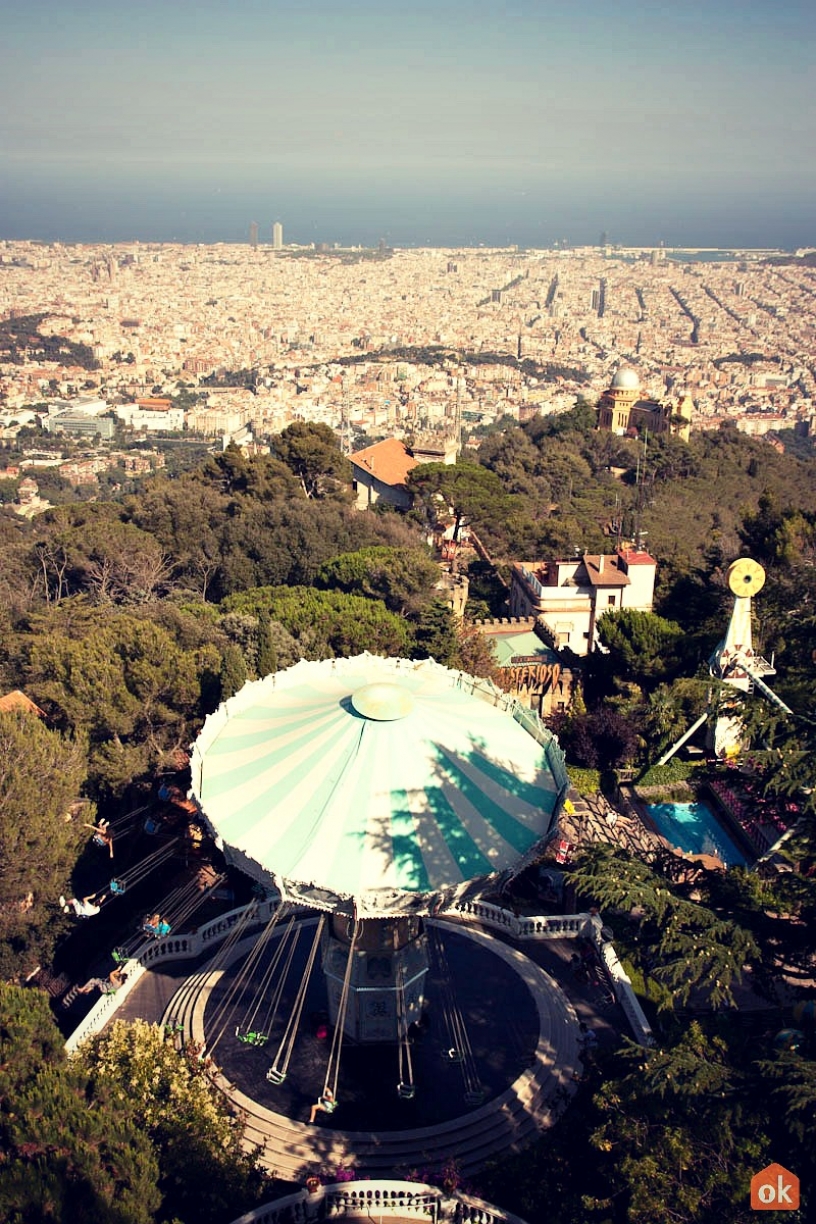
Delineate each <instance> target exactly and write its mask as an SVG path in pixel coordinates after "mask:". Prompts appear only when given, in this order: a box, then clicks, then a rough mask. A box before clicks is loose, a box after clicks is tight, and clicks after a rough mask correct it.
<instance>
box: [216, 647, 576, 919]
mask: <svg viewBox="0 0 816 1224" xmlns="http://www.w3.org/2000/svg"><path fill="white" fill-rule="evenodd" d="M514 711H517V707H516V706H515V703H514V702H513V701H512V699H509V698H507V697H506V696H505V695H504V694H502V693H500V692H499V690H498V689H496V688H495V687H494V686H493V685H492V684H490V682H489V681H484V680H481V681H480V680H474V679H473V678H471V677H468V676H463V675H462V673H460V672H454V671H451V670H449V669H448V668H445V667H441V666H440V665H439V664H437V663H434V662H433V661H432V660H426V661H423V662H420V663H416V662H411V661H408V660H405V659H384V658H379V657H377V656H374V655H368V654H365V655H360V656H358V657H357V658H354V659H334V660H326V661H324V662H318V663H309V662H305V661H302V662H300V663H298V664H297V665H296V666H295V667H292V668H289V669H288V670H287V671H284V672H278V673H277V674H275V675H272V676H267V677H266V678H265V679H263V680H258V681H255V682H252V683H249V684H246V685H245V686H244V687H243V688H242V689H241V691H240V692H239V693H238V694H236V696H235V697H233V698H231V699H230V700H229V701H227V702H226V703H225V704H223V705H222V706H221V707H220V708H219V709H218V710H217V711H216V712H215V713H214V714H212V715H210V717H209V718H208V719H207V721H206V722H205V724H204V728H203V730H202V732H201V734H200V736H199V738H198V740H197V741H196V743H195V744H194V746H193V754H192V777H193V795H194V797H195V799H196V801H197V803H198V805H199V807H200V809H201V811H202V813H203V814H204V816H205V818H206V820H207V822H208V823H209V825H210V827H211V829H212V831H213V832H214V834H215V835H216V838H217V839H218V842H219V844H220V845H221V846H222V847H223V849H224V851H225V853H226V854H227V857H228V858H229V859H231V860H232V861H233V862H234V863H235V864H236V865H238V866H240V867H241V868H242V869H243V870H245V871H247V872H249V874H251V875H252V876H254V877H255V878H256V879H259V880H262V881H265V882H267V883H268V882H270V880H271V881H272V882H273V883H274V884H275V885H276V886H277V887H279V888H281V891H283V892H284V894H289V895H294V896H297V897H299V898H300V899H302V900H310V899H311V900H312V901H313V902H314V903H315V904H319V905H326V906H328V907H333V906H334V905H335V904H337V903H338V902H339V901H342V900H348V899H349V898H354V899H355V901H356V903H357V904H358V908H360V909H361V911H363V912H365V911H369V912H376V913H389V912H391V913H394V912H400V911H403V910H404V909H406V908H413V909H419V910H420V911H421V910H424V909H428V908H430V907H431V906H432V905H433V904H434V903H435V900H438V899H439V898H440V896H450V894H451V891H452V890H454V891H455V890H457V889H459V888H461V886H462V885H464V884H465V883H467V882H468V881H472V880H474V879H482V878H485V877H490V876H493V875H495V874H496V873H501V872H507V871H511V870H514V869H516V868H518V866H519V865H520V864H521V863H522V862H523V861H524V860H527V859H529V858H531V857H532V856H533V854H534V852H535V850H536V848H537V847H538V846H539V845H540V843H541V842H542V841H543V840H546V839H547V838H548V837H549V836H550V835H551V833H552V831H553V826H554V822H555V815H556V805H557V801H558V794H559V785H558V783H557V782H556V780H555V779H554V777H553V773H552V770H551V768H550V765H549V764H548V751H547V747H546V745H547V744H548V741H549V738H550V737H549V736H548V733H547V732H546V731H545V730H544V729H543V728H542V727H541V726H540V724H538V725H536V727H535V728H534V733H533V734H531V733H530V732H529V731H528V730H527V729H525V727H524V726H523V725H521V723H520V722H519V721H518V720H517V718H516V717H514ZM525 713H526V715H527V720H526V721H529V720H530V712H529V711H526V712H525ZM532 720H533V722H535V717H534V716H532ZM531 727H532V723H531ZM554 751H555V753H556V754H557V755H558V756H559V757H560V754H558V753H557V748H555V746H554V744H552V743H550V746H549V757H550V759H552V756H553V752H554Z"/></svg>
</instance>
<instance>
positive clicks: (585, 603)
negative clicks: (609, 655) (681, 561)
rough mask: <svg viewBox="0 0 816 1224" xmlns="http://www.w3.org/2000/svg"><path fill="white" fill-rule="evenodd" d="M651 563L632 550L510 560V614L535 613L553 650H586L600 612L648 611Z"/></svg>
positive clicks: (654, 569) (653, 566) (592, 640)
mask: <svg viewBox="0 0 816 1224" xmlns="http://www.w3.org/2000/svg"><path fill="white" fill-rule="evenodd" d="M656 572H657V562H656V561H655V559H654V557H651V556H650V555H649V553H647V552H644V551H642V550H641V549H637V548H626V547H621V548H618V549H617V550H616V551H615V552H614V553H601V554H590V553H584V555H583V556H582V557H572V558H570V559H568V560H556V561H516V562H514V563H513V570H512V575H511V586H510V612H511V614H512V615H513V616H519V617H530V616H532V617H535V618H538V619H540V620H541V621H543V622H544V625H545V626H546V628H547V629H549V630H550V632H551V633H552V635H553V641H554V644H555V646H557V647H558V649H562V648H563V647H569V649H570V650H572V651H573V652H574V653H575V654H577V655H586V654H589V652H590V651H591V650H593V649H594V647H595V645H596V644H597V643H596V634H595V628H596V625H597V622H598V618H599V617H601V616H602V615H603V614H604V612H609V611H615V610H617V609H618V608H632V609H635V610H637V611H639V612H651V611H652V606H653V602H654V584H655V574H656Z"/></svg>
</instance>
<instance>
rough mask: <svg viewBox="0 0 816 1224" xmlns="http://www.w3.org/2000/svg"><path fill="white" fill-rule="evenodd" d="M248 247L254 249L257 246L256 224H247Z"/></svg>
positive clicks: (254, 222)
mask: <svg viewBox="0 0 816 1224" xmlns="http://www.w3.org/2000/svg"><path fill="white" fill-rule="evenodd" d="M249 245H250V246H251V247H252V248H253V250H254V248H255V247H256V246H257V245H258V222H257V221H250V223H249Z"/></svg>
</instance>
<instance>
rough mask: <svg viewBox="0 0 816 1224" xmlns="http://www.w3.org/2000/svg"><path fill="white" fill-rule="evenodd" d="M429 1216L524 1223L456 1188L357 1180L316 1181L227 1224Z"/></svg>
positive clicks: (457, 1222) (439, 1222) (442, 1222)
mask: <svg viewBox="0 0 816 1224" xmlns="http://www.w3.org/2000/svg"><path fill="white" fill-rule="evenodd" d="M333 1219H348V1220H353V1219H357V1220H369V1221H370V1220H394V1221H403V1222H405V1224H407V1222H408V1221H411V1220H432V1221H434V1224H524V1221H523V1220H522V1219H520V1217H519V1216H517V1215H512V1214H511V1213H510V1212H507V1211H502V1210H501V1209H500V1208H498V1207H492V1206H491V1205H490V1204H489V1203H485V1202H484V1201H483V1200H482V1199H477V1198H474V1197H473V1196H472V1195H469V1194H462V1193H459V1192H457V1191H452V1192H451V1193H446V1192H445V1191H444V1190H440V1189H439V1188H438V1187H436V1186H427V1185H423V1184H421V1183H418V1182H402V1181H359V1182H338V1183H330V1184H329V1185H326V1186H323V1185H319V1186H317V1187H316V1188H315V1189H313V1190H298V1191H296V1192H295V1193H294V1194H287V1195H286V1196H285V1198H281V1199H277V1200H276V1201H275V1202H274V1203H267V1204H265V1205H264V1206H263V1207H256V1208H255V1210H254V1211H248V1212H247V1213H246V1214H245V1215H242V1216H239V1217H238V1218H237V1219H236V1220H233V1221H232V1224H311V1222H312V1221H317V1220H333Z"/></svg>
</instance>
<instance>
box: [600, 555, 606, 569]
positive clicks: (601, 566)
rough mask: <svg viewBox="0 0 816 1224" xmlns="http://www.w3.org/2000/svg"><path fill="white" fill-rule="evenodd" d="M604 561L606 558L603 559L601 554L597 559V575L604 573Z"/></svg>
mask: <svg viewBox="0 0 816 1224" xmlns="http://www.w3.org/2000/svg"><path fill="white" fill-rule="evenodd" d="M605 560H606V558H605V557H604V555H603V553H601V555H600V557H599V558H598V573H599V574H602V573H603V571H604V561H605Z"/></svg>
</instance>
